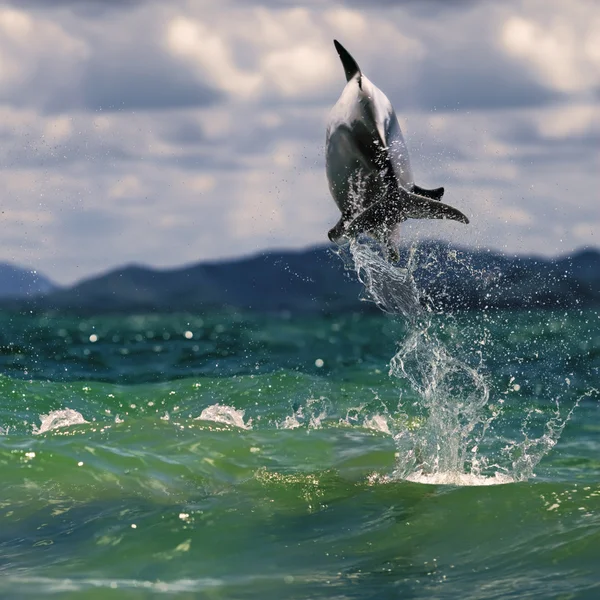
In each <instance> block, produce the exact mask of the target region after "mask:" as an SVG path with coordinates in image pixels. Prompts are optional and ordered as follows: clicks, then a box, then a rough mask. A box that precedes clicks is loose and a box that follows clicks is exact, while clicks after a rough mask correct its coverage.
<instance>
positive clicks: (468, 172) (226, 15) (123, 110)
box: [0, 0, 600, 282]
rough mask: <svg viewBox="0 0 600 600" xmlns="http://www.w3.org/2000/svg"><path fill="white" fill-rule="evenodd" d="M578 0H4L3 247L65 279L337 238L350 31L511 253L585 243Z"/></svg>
mask: <svg viewBox="0 0 600 600" xmlns="http://www.w3.org/2000/svg"><path fill="white" fill-rule="evenodd" d="M599 18H600V9H598V8H597V7H596V6H595V4H594V3H592V2H588V1H587V0H573V1H572V2H570V3H568V5H566V4H565V3H564V2H561V1H560V0H547V1H544V2H541V0H512V1H511V2H507V3H490V2H474V1H465V2H446V1H445V0H444V1H441V0H430V1H426V2H422V1H419V2H416V1H406V2H386V1H385V0H378V1H374V2H368V3H367V2H366V1H363V2H358V1H356V2H353V1H350V0H349V1H347V2H338V3H332V2H324V1H314V2H308V1H306V2H302V3H298V2H294V1H291V0H290V1H289V2H285V3H279V2H277V3H274V2H271V3H270V2H268V1H267V2H256V3H255V2H253V1H252V0H250V1H248V2H246V1H244V2H242V1H241V0H225V1H218V2H217V1H216V0H214V1H213V0H206V1H205V2H203V3H195V2H187V1H185V0H173V1H172V2H168V3H164V2H154V1H147V2H135V1H132V2H123V3H122V2H116V1H115V2H106V1H103V2H100V1H99V0H98V1H94V0H80V1H75V0H71V1H68V0H62V1H58V0H57V1H55V2H53V1H50V0H48V1H47V2H46V1H45V0H44V1H42V0H38V1H35V0H29V1H28V2H27V3H24V2H16V0H15V1H14V2H12V3H11V4H10V5H8V6H4V7H3V8H0V34H1V35H0V165H1V166H2V168H1V169H0V186H2V189H3V195H2V198H1V200H0V211H4V215H5V216H4V219H5V222H6V223H7V224H10V226H9V227H8V228H7V229H8V231H7V232H6V235H5V236H3V238H2V239H0V258H2V259H8V260H14V261H17V262H21V263H23V264H27V265H31V266H33V267H37V268H40V270H42V271H47V272H48V274H49V275H51V276H53V277H55V278H56V279H58V280H59V281H61V282H68V281H72V280H73V279H75V278H77V277H81V276H83V275H88V274H89V273H90V272H93V271H98V270H105V269H106V268H108V267H110V266H116V265H118V264H122V263H124V262H144V263H150V264H153V265H157V266H175V265H178V264H181V263H189V262H193V261H195V260H200V259H214V258H219V257H226V256H236V255H240V254H244V253H248V252H254V251H258V250H262V249H264V248H266V247H300V246H304V245H308V244H313V243H321V242H325V241H326V232H327V230H328V229H329V228H330V227H331V226H332V225H333V224H334V223H335V222H336V220H337V218H338V211H337V208H336V206H335V204H334V203H333V201H332V200H331V198H330V196H329V193H328V190H327V183H326V179H325V175H324V130H325V123H326V120H327V115H328V112H329V110H330V108H331V106H332V105H333V103H334V102H335V101H336V99H337V98H338V96H339V94H340V92H341V90H342V88H343V85H344V84H345V78H344V74H343V70H342V67H341V65H340V63H339V60H338V57H337V55H336V53H335V50H334V48H333V45H332V39H333V38H334V37H335V38H339V39H340V41H342V42H343V43H344V44H345V45H346V46H347V48H348V49H349V51H350V52H351V53H352V54H353V55H354V56H355V58H356V59H357V60H358V62H359V64H360V65H361V67H362V68H363V70H364V72H365V73H366V74H367V75H368V76H369V78H370V79H371V80H373V81H374V82H375V83H376V84H377V85H378V86H379V87H381V88H382V89H383V90H384V91H385V92H386V94H387V95H388V96H389V97H390V99H391V100H392V102H393V103H394V105H395V107H396V109H397V112H398V115H399V118H400V121H401V125H402V127H403V129H404V131H405V134H406V138H407V142H408V145H409V149H410V152H411V158H412V163H413V170H414V172H415V176H416V179H417V182H418V183H419V184H421V185H424V186H432V187H435V186H438V185H445V186H446V189H447V192H446V195H447V199H448V202H450V203H451V204H453V205H456V206H457V207H459V208H460V209H461V210H464V211H465V212H466V213H467V214H468V215H469V216H470V217H471V221H472V224H471V225H470V226H469V227H462V226H459V225H457V224H456V223H445V222H417V221H414V222H408V223H406V224H405V227H404V234H403V235H404V236H405V238H406V239H419V236H420V237H421V238H422V237H424V236H425V237H440V236H441V237H443V238H445V239H450V240H454V241H455V242H456V243H459V244H464V243H468V244H471V245H481V246H486V247H487V246H491V247H495V248H501V249H506V250H508V251H510V252H514V251H524V252H535V253H538V254H539V253H541V254H544V253H546V254H548V253H555V252H566V251H568V250H570V249H572V248H575V247H577V246H578V245H581V244H583V243H593V236H592V234H591V233H590V231H589V228H588V227H587V226H586V223H592V224H594V223H597V222H598V209H597V207H596V202H595V196H596V195H595V194H594V193H593V191H594V190H595V187H596V186H597V164H596V163H597V152H596V148H597V146H598V142H599V141H600V97H599V94H598V90H599V89H600V83H599V77H600V75H599V74H600V69H598V58H599V56H600V52H599V51H598V46H597V40H598V39H600V36H599V35H598V19H599Z"/></svg>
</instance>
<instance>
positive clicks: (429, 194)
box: [412, 185, 444, 200]
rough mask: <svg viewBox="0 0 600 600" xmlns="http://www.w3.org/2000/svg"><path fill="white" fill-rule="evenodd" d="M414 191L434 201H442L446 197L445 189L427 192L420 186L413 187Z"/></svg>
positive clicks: (440, 188)
mask: <svg viewBox="0 0 600 600" xmlns="http://www.w3.org/2000/svg"><path fill="white" fill-rule="evenodd" d="M412 191H413V192H414V193H415V194H419V196H425V198H431V199H432V200H441V199H442V196H443V195H444V188H443V187H439V188H435V189H433V190H426V189H425V188H422V187H420V186H418V185H413V189H412Z"/></svg>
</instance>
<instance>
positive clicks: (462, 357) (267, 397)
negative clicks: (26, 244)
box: [0, 247, 600, 599]
mask: <svg viewBox="0 0 600 600" xmlns="http://www.w3.org/2000/svg"><path fill="white" fill-rule="evenodd" d="M347 251H350V249H348V250H347ZM353 251H354V257H353V256H352V254H348V255H347V256H346V258H347V259H348V261H349V262H348V265H349V267H351V268H352V269H354V268H355V262H354V261H356V264H359V265H361V269H360V270H359V273H360V276H361V278H362V280H363V281H364V282H365V284H366V291H365V296H368V297H369V298H370V299H371V300H376V301H377V302H378V303H379V304H380V305H381V306H382V307H384V308H385V309H386V310H387V313H384V312H383V311H381V312H375V313H372V314H362V315H352V314H345V315H326V316H312V317H310V316H303V317H300V316H293V315H292V316H291V315H287V314H284V315H272V316H260V315H250V314H238V313H232V312H223V313H219V314H216V313H212V314H203V315H183V314H181V315H170V316H168V315H166V316H160V315H154V316H144V315H134V316H106V317H86V318H79V317H75V316H56V315H54V316H35V315H9V314H4V315H2V316H0V323H1V325H2V327H0V366H1V367H2V372H3V373H4V375H3V376H2V377H0V427H1V429H2V433H3V435H0V465H1V469H2V471H1V473H2V486H1V487H0V597H6V598H20V597H31V598H39V597H42V596H46V595H48V596H52V597H65V598H67V597H68V598H79V597H81V598H136V599H137V598H151V597H177V598H197V597H207V598H223V599H225V598H227V599H230V598H373V599H375V598H377V599H380V598H449V599H450V598H558V597H570V598H597V597H598V596H599V594H600V581H599V579H598V575H597V569H598V551H599V549H600V458H599V457H600V438H599V432H600V414H599V413H598V395H597V393H596V392H595V391H594V388H595V387H596V386H597V381H598V369H599V368H600V329H599V327H598V323H599V320H598V314H597V313H596V312H595V311H591V310H588V311H567V312H565V311H560V312H552V311H531V312H492V311H485V312H484V311H481V312H474V313H468V312H465V313H461V312H458V313H456V314H448V313H447V312H437V311H436V310H435V309H434V308H433V307H432V306H430V305H429V304H428V303H427V301H426V299H424V298H422V297H420V296H421V291H420V290H418V289H417V288H416V287H415V284H413V283H412V282H411V273H414V269H417V268H423V267H422V265H423V264H424V261H426V260H427V257H426V256H421V255H420V254H419V252H415V253H413V254H412V256H410V257H406V260H405V262H404V264H403V265H402V268H403V269H405V270H404V271H403V270H401V269H397V268H396V269H394V270H393V272H388V271H386V269H389V267H388V266H387V265H386V264H384V263H382V262H380V261H379V259H378V257H377V255H376V254H373V249H369V248H368V247H355V248H353ZM361 261H366V263H365V262H362V263H361ZM411 261H412V262H411ZM378 269H379V271H378ZM353 272H354V271H352V273H353ZM378 273H381V274H383V275H386V276H385V277H383V278H379V277H380V275H378ZM387 275H390V277H388V276H387ZM449 293H451V290H449ZM492 484H503V485H492Z"/></svg>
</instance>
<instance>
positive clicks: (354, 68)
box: [333, 40, 362, 88]
mask: <svg viewBox="0 0 600 600" xmlns="http://www.w3.org/2000/svg"><path fill="white" fill-rule="evenodd" d="M333 45H334V46H335V49H336V50H337V53H338V54H339V57H340V60H341V61H342V65H344V71H345V72H346V81H350V80H351V79H352V78H353V77H354V76H355V75H356V74H357V73H358V87H360V88H362V73H361V72H360V67H359V66H358V63H357V62H356V61H355V60H354V59H353V58H352V56H350V53H349V52H348V50H346V48H344V46H342V45H341V44H340V43H339V42H338V41H337V40H333Z"/></svg>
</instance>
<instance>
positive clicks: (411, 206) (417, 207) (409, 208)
mask: <svg viewBox="0 0 600 600" xmlns="http://www.w3.org/2000/svg"><path fill="white" fill-rule="evenodd" d="M403 208H404V213H405V215H406V218H407V219H451V220H452V221H459V222H460V223H464V224H465V225H467V224H468V223H469V219H467V217H466V216H465V215H464V214H463V213H461V212H460V210H458V209H457V208H454V207H453V206H450V205H449V204H444V203H443V202H439V201H438V200H432V199H431V198H426V197H425V196H419V195H417V194H409V199H408V202H407V203H406V205H405V207H403Z"/></svg>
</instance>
